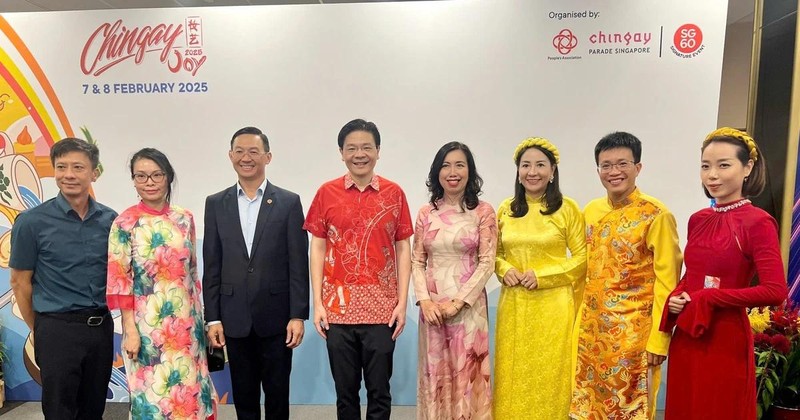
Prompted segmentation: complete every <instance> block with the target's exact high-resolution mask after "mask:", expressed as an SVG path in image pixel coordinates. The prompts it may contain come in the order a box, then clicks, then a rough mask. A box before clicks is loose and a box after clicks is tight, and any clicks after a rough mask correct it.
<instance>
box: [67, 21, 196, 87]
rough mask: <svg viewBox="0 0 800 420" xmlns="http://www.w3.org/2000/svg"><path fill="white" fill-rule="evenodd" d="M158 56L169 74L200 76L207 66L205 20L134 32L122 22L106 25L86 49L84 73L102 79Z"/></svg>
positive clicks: (93, 37) (93, 34) (82, 62)
mask: <svg viewBox="0 0 800 420" xmlns="http://www.w3.org/2000/svg"><path fill="white" fill-rule="evenodd" d="M183 42H185V44H183ZM154 52H156V53H159V56H158V57H159V60H160V61H161V63H163V64H164V65H166V66H167V68H168V69H169V71H171V72H173V73H178V72H181V71H184V72H188V73H190V74H191V75H192V76H194V75H196V74H197V71H198V70H199V69H200V67H201V66H202V65H203V63H205V62H206V55H205V54H204V53H203V22H202V19H200V18H199V17H197V16H192V17H187V18H186V20H185V21H184V23H182V24H174V23H173V24H165V23H160V24H158V25H156V26H149V25H148V26H144V27H133V28H129V27H127V26H125V25H124V24H123V23H122V19H119V20H117V21H116V22H113V23H108V22H107V23H104V24H102V25H100V26H99V27H98V28H97V29H95V31H94V32H92V34H91V35H90V36H89V39H88V40H87V41H86V45H84V47H83V51H82V52H81V71H83V74H86V75H93V76H99V75H101V74H103V73H104V72H106V71H107V70H108V69H110V68H112V67H114V66H116V65H117V64H120V63H122V62H124V61H127V60H129V59H133V62H134V63H136V64H137V65H138V64H140V63H141V62H142V61H143V60H144V58H145V55H146V54H148V53H154Z"/></svg>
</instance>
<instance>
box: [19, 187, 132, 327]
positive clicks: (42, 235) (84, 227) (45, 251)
mask: <svg viewBox="0 0 800 420" xmlns="http://www.w3.org/2000/svg"><path fill="white" fill-rule="evenodd" d="M116 217H117V212H115V211H114V210H112V209H111V208H109V207H106V206H104V205H102V204H100V203H98V202H97V201H95V200H94V199H93V198H91V197H89V210H88V212H87V213H86V217H85V218H84V219H83V220H81V218H80V216H78V213H77V212H75V210H73V209H72V207H70V205H69V203H68V202H67V200H66V199H65V198H64V197H63V196H62V195H61V194H60V193H59V194H58V195H57V196H56V197H55V198H51V199H50V200H47V201H45V202H44V203H42V204H40V205H38V206H36V207H34V208H32V209H30V210H27V211H25V212H23V213H21V214H20V215H19V216H17V219H16V220H15V221H14V226H13V227H12V229H11V259H10V261H9V266H10V267H11V268H14V269H17V270H33V280H32V283H33V310H34V311H36V312H67V311H75V310H81V309H91V308H105V307H106V273H107V265H108V257H107V255H108V234H109V231H110V230H111V223H112V222H113V221H114V219H115V218H116Z"/></svg>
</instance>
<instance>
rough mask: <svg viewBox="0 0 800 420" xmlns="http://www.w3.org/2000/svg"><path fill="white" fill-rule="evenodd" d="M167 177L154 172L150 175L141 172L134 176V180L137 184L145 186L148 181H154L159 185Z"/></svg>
mask: <svg viewBox="0 0 800 420" xmlns="http://www.w3.org/2000/svg"><path fill="white" fill-rule="evenodd" d="M166 176H167V175H166V174H165V173H164V172H153V173H152V174H150V175H148V174H144V173H141V172H139V173H135V174H133V180H134V181H136V183H137V184H145V183H147V180H148V179H152V180H153V182H155V183H156V184H158V183H159V182H161V181H163V180H164V178H165V177H166Z"/></svg>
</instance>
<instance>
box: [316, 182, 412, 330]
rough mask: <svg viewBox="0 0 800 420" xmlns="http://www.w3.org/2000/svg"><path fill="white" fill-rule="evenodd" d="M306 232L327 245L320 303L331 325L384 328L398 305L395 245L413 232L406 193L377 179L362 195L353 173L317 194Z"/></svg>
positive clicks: (327, 185) (392, 184) (325, 186)
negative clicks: (378, 325)
mask: <svg viewBox="0 0 800 420" xmlns="http://www.w3.org/2000/svg"><path fill="white" fill-rule="evenodd" d="M303 228H304V229H305V230H307V231H309V232H311V234H312V235H314V236H315V237H317V238H323V239H325V240H326V244H325V261H324V263H323V264H324V268H323V272H322V303H323V305H325V309H326V311H327V312H328V322H330V323H331V324H386V323H388V322H389V319H390V318H391V316H392V311H393V310H394V308H395V306H397V264H396V258H395V247H394V245H395V242H397V241H402V240H403V239H407V238H409V237H410V236H411V235H412V234H413V233H414V226H413V224H412V223H411V214H410V213H409V211H408V202H407V201H406V195H405V193H403V190H401V189H400V187H399V186H398V185H397V184H395V183H394V182H391V181H389V180H387V179H384V178H380V177H379V176H377V175H375V176H373V177H372V181H371V182H370V184H369V185H368V186H367V187H366V188H365V189H364V191H359V189H358V187H357V186H356V185H355V182H354V181H353V178H351V177H350V174H347V175H345V176H344V177H342V178H336V179H334V180H332V181H328V182H326V183H325V184H322V186H321V187H320V188H319V190H318V191H317V195H316V196H315V197H314V201H313V202H312V203H311V208H309V210H308V216H306V223H305V225H304V226H303Z"/></svg>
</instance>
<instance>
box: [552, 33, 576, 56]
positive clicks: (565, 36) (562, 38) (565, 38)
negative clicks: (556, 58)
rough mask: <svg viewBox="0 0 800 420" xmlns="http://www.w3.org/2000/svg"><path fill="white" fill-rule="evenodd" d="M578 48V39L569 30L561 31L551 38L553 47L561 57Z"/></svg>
mask: <svg viewBox="0 0 800 420" xmlns="http://www.w3.org/2000/svg"><path fill="white" fill-rule="evenodd" d="M577 46H578V37H576V36H575V34H573V33H572V31H571V30H569V29H562V30H561V32H559V33H558V35H556V36H554V37H553V47H554V48H555V49H556V51H558V53H559V54H561V55H567V54H569V53H570V52H572V50H573V49H575V47H577Z"/></svg>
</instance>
